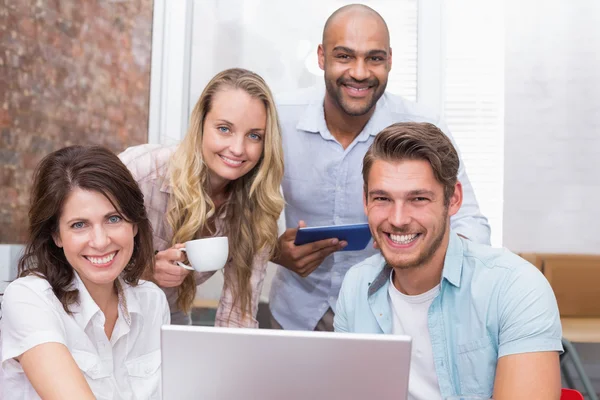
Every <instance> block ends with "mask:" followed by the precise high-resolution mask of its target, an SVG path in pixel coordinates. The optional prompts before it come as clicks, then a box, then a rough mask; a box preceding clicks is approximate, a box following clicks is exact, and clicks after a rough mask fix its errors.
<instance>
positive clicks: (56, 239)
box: [52, 232, 63, 248]
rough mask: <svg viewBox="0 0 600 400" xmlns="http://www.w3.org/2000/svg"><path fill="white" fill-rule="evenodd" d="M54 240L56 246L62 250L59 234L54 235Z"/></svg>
mask: <svg viewBox="0 0 600 400" xmlns="http://www.w3.org/2000/svg"><path fill="white" fill-rule="evenodd" d="M52 240H54V244H55V245H56V246H58V247H60V248H62V247H63V246H62V240H61V239H60V234H59V233H58V232H56V233H53V234H52Z"/></svg>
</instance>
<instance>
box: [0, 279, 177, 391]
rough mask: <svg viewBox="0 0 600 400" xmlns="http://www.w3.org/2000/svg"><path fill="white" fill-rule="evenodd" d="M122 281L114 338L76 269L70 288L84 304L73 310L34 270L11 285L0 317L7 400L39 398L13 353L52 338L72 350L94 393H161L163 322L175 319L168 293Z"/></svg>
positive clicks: (2, 385) (1, 384)
mask: <svg viewBox="0 0 600 400" xmlns="http://www.w3.org/2000/svg"><path fill="white" fill-rule="evenodd" d="M119 282H120V283H121V288H122V290H121V291H120V293H119V309H118V310H119V315H118V318H117V322H116V324H115V327H114V330H113V333H112V335H111V338H110V340H109V339H108V338H107V337H106V334H105V332H104V321H105V319H104V314H103V313H102V311H101V310H100V308H99V307H98V305H97V304H96V303H95V302H94V300H93V299H92V297H91V296H90V294H89V292H88V291H87V290H86V288H85V286H84V284H83V282H82V281H81V279H80V278H79V276H78V275H77V273H75V279H74V280H73V283H72V287H74V288H77V289H78V290H79V304H72V305H71V306H70V307H69V309H70V310H71V311H72V312H73V314H72V315H69V314H67V313H66V312H65V310H64V308H63V306H62V304H61V303H60V301H59V300H58V298H57V297H56V296H55V295H54V292H53V291H52V288H51V286H50V284H49V283H48V281H47V280H45V279H43V278H39V277H36V276H31V275H30V276H27V277H24V278H19V279H17V280H15V281H14V282H12V283H11V284H10V285H8V287H7V288H6V291H5V293H4V299H3V301H2V319H1V320H0V357H1V358H0V362H1V367H2V369H3V376H1V379H2V381H0V391H3V392H4V393H3V394H4V400H13V399H15V400H16V399H23V400H24V399H27V400H29V399H39V398H40V397H39V396H38V394H37V393H36V391H35V389H34V388H33V386H31V383H30V382H29V380H28V379H27V376H26V375H25V373H24V372H23V369H22V368H21V364H19V362H17V361H16V360H15V357H18V356H20V355H21V354H23V353H25V352H26V351H27V350H29V349H31V348H33V347H35V346H37V345H39V344H42V343H49V342H56V343H62V344H64V345H65V346H66V347H67V348H68V349H69V351H70V352H71V355H72V356H73V358H74V359H75V362H76V363H77V365H78V366H79V368H80V369H81V371H82V372H83V374H84V376H85V379H86V380H87V382H88V384H89V385H90V388H91V389H92V392H93V393H94V395H95V396H96V398H97V399H111V400H112V399H160V398H161V378H160V376H161V375H160V365H161V356H160V328H161V326H162V325H163V324H169V323H170V312H169V306H168V304H167V299H166V297H165V294H164V292H163V291H162V290H161V289H159V288H158V286H156V285H155V284H153V283H151V282H146V281H140V283H139V285H138V286H136V287H132V286H129V285H127V284H126V283H125V282H124V281H123V280H121V279H120V280H119ZM56 373H57V377H58V376H59V374H60V371H56ZM0 397H2V396H1V395H0Z"/></svg>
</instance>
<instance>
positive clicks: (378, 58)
mask: <svg viewBox="0 0 600 400" xmlns="http://www.w3.org/2000/svg"><path fill="white" fill-rule="evenodd" d="M371 60H372V61H375V62H380V61H383V57H380V56H374V57H371Z"/></svg>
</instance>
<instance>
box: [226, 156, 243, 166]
mask: <svg viewBox="0 0 600 400" xmlns="http://www.w3.org/2000/svg"><path fill="white" fill-rule="evenodd" d="M221 158H222V159H223V160H225V161H226V162H227V163H229V164H234V165H241V164H242V161H236V160H232V159H231V158H227V157H225V156H221Z"/></svg>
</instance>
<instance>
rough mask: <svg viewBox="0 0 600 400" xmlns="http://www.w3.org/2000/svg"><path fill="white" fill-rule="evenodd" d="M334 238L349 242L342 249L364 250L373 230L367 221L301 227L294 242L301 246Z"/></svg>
mask: <svg viewBox="0 0 600 400" xmlns="http://www.w3.org/2000/svg"><path fill="white" fill-rule="evenodd" d="M333 238H337V239H339V240H340V241H346V242H347V243H348V245H347V246H346V247H345V248H343V249H342V250H341V251H356V250H363V249H364V248H366V247H367V244H369V241H370V240H371V230H370V229H369V224H367V223H363V224H347V225H327V226H313V227H306V228H299V229H298V233H297V234H296V239H295V241H294V244H295V245H296V246H300V245H303V244H306V243H312V242H317V241H319V240H323V239H333Z"/></svg>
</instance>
